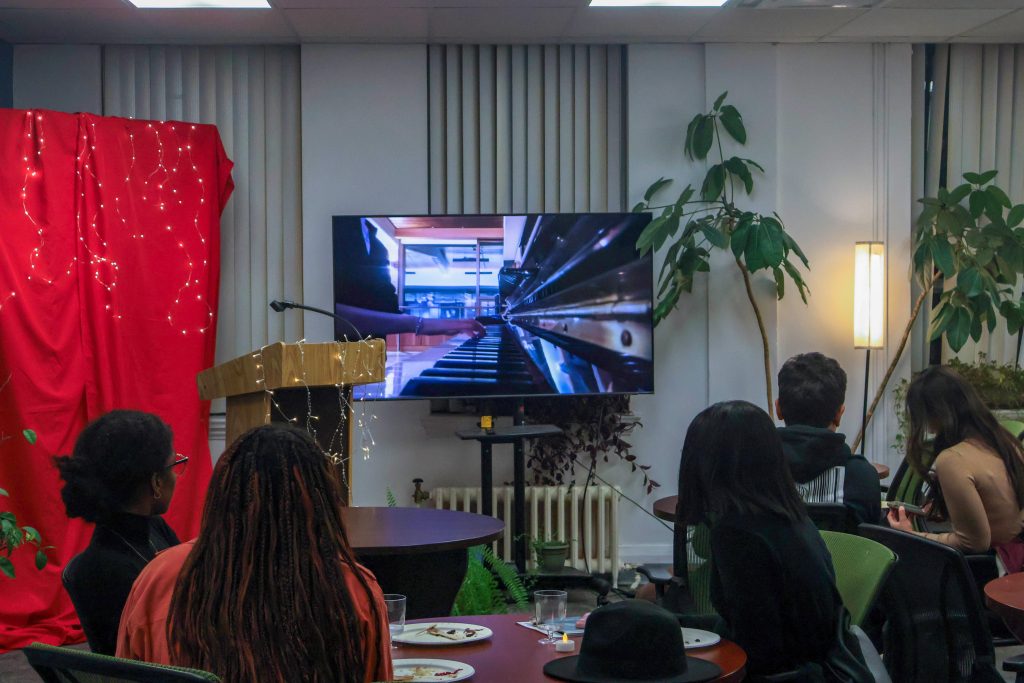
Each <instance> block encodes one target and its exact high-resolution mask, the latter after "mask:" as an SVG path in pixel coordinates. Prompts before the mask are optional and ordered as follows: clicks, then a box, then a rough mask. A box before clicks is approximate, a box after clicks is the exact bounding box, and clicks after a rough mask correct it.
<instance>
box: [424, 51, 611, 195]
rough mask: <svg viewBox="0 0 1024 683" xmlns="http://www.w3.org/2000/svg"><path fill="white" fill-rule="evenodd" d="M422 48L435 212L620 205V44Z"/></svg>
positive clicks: (431, 187) (431, 192) (430, 176)
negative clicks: (424, 50)
mask: <svg viewBox="0 0 1024 683" xmlns="http://www.w3.org/2000/svg"><path fill="white" fill-rule="evenodd" d="M427 49H428V52H429V60H428V79H429V98H430V101H429V117H430V118H429V121H430V125H429V130H430V141H429V142H430V171H429V179H430V211H431V213H525V212H539V211H562V212H571V211H621V210H623V207H624V204H625V186H626V183H625V177H624V175H625V174H624V168H625V149H624V141H625V133H624V131H625V125H624V124H625V120H624V112H625V107H624V96H625V83H624V80H623V71H624V54H625V53H624V50H623V48H622V47H621V46H617V45H528V46H524V45H512V46H510V45H430V46H429V47H428V48H427Z"/></svg>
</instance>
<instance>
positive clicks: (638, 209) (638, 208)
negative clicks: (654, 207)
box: [633, 202, 647, 213]
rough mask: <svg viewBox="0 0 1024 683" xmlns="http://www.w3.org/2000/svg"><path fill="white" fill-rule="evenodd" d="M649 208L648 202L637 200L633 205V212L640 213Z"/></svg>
mask: <svg viewBox="0 0 1024 683" xmlns="http://www.w3.org/2000/svg"><path fill="white" fill-rule="evenodd" d="M646 210H647V202H637V203H636V206H634V207H633V213H640V212H642V211H646Z"/></svg>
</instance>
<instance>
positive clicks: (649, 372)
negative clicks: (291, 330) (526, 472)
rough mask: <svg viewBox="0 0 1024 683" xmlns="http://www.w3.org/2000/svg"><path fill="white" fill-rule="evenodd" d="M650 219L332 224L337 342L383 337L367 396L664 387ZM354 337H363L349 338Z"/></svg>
mask: <svg viewBox="0 0 1024 683" xmlns="http://www.w3.org/2000/svg"><path fill="white" fill-rule="evenodd" d="M649 222H650V215H649V214H635V213H586V214H583V213H581V214H554V213H552V214H525V215H505V216H503V215H465V216H335V217H334V219H333V237H334V308H335V312H336V313H337V314H338V315H340V316H342V317H343V318H345V319H346V320H347V321H348V323H350V324H345V323H341V322H337V323H336V324H335V336H336V338H337V339H339V340H340V339H345V338H349V339H351V338H353V337H354V336H355V334H356V331H358V334H359V336H371V337H377V338H383V339H386V340H387V371H386V380H385V381H384V382H382V383H378V384H370V385H365V386H359V387H356V390H355V395H356V397H357V398H363V399H368V398H388V399H390V398H475V397H488V396H492V397H497V396H539V395H553V394H602V393H649V392H652V391H653V390H654V373H653V360H654V357H653V356H654V342H653V322H652V302H653V298H654V297H653V291H652V286H653V272H652V257H651V255H650V254H648V255H646V256H644V257H640V255H639V253H638V252H637V250H636V248H635V246H634V245H635V244H636V240H637V237H638V236H639V235H640V233H641V232H642V231H643V229H644V227H645V226H646V225H647V223H649ZM353 328H354V329H353Z"/></svg>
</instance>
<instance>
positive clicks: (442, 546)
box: [342, 507, 505, 618]
mask: <svg viewBox="0 0 1024 683" xmlns="http://www.w3.org/2000/svg"><path fill="white" fill-rule="evenodd" d="M342 519H343V520H344V522H345V530H346V532H347V533H348V540H349V543H350V544H351V546H352V550H353V551H354V552H355V554H356V557H357V558H358V560H359V561H360V562H361V563H362V564H363V565H365V566H366V568H367V569H369V570H370V571H372V572H373V574H374V576H376V577H377V583H379V584H380V587H381V589H382V590H383V591H384V592H385V593H400V594H402V595H405V596H406V597H407V598H408V601H407V606H406V611H407V615H408V616H409V617H410V618H415V617H425V616H427V615H431V614H450V613H451V609H452V604H453V603H454V602H455V596H456V595H458V592H459V588H460V587H461V586H462V580H463V578H465V576H466V557H467V553H466V549H467V548H469V547H470V546H474V545H483V544H485V543H490V542H491V541H493V540H495V539H498V538H500V537H501V535H502V534H503V533H504V530H505V524H504V522H502V521H500V520H497V519H494V518H493V517H485V516H484V515H475V514H472V513H469V512H456V511H454V510H434V509H432V508H399V507H395V508H387V507H346V508H344V509H343V510H342Z"/></svg>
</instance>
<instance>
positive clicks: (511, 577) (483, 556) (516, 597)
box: [452, 546, 529, 616]
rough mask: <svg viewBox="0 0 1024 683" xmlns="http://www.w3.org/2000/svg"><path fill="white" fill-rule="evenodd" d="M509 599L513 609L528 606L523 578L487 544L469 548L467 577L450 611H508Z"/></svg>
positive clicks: (459, 614)
mask: <svg viewBox="0 0 1024 683" xmlns="http://www.w3.org/2000/svg"><path fill="white" fill-rule="evenodd" d="M510 602H511V604H512V605H514V606H515V608H516V611H523V610H526V609H527V608H528V607H529V595H528V591H527V588H526V586H525V585H524V584H523V580H522V579H520V578H519V575H518V574H516V571H515V570H514V569H513V568H512V567H510V566H508V565H507V564H505V563H504V562H502V561H501V560H500V559H499V558H498V557H497V556H496V555H495V554H494V553H493V552H492V551H491V548H490V546H473V547H472V548H470V549H469V563H468V564H467V566H466V578H465V579H464V580H463V582H462V587H461V588H460V589H459V594H458V596H456V598H455V605H454V607H453V608H452V614H454V615H457V616H467V615H471V614H507V613H508V606H509V603H510Z"/></svg>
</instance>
